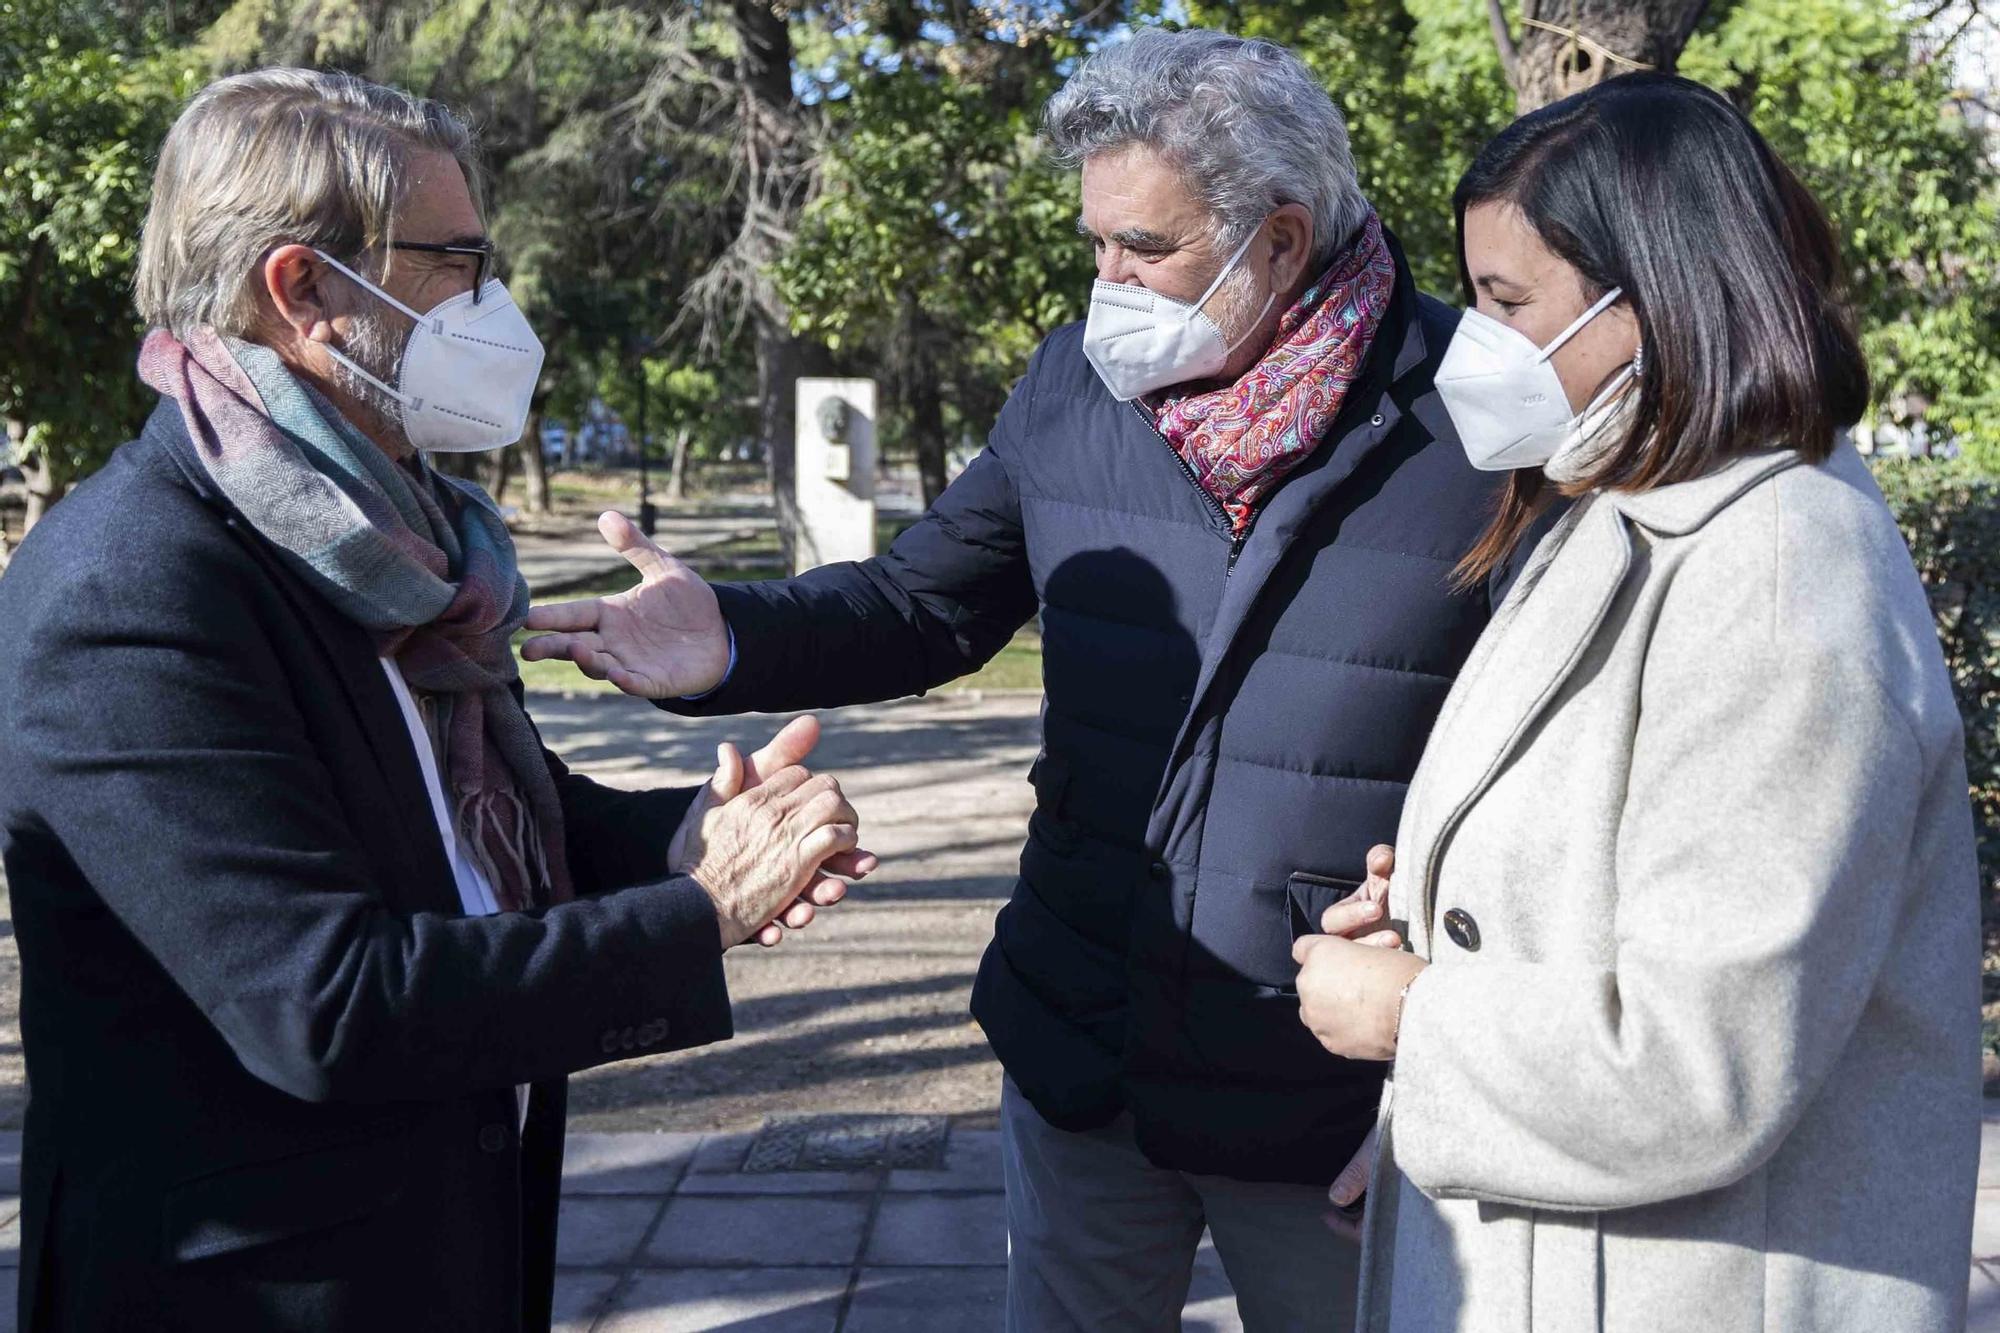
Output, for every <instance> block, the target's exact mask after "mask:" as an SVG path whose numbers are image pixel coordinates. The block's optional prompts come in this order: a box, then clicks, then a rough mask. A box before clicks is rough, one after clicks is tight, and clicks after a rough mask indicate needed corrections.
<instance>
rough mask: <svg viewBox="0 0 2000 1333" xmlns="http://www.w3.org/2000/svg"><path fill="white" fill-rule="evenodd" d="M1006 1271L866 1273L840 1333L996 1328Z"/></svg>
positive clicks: (868, 1270)
mask: <svg viewBox="0 0 2000 1333" xmlns="http://www.w3.org/2000/svg"><path fill="white" fill-rule="evenodd" d="M1006 1301H1007V1270H1006V1269H1005V1268H994V1269H972V1270H970V1271H968V1270H966V1269H964V1268H864V1269H862V1270H861V1277H860V1281H859V1282H857V1283H856V1284H855V1288H854V1303H853V1304H852V1305H851V1306H849V1307H848V1310H847V1320H846V1322H845V1323H843V1324H842V1325H841V1333H940V1330H944V1329H967V1330H972V1329H995V1328H999V1327H1000V1323H1001V1318H1002V1311H1003V1310H1004V1309H1005V1308H1006Z"/></svg>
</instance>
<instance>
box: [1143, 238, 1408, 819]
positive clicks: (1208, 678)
mask: <svg viewBox="0 0 2000 1333" xmlns="http://www.w3.org/2000/svg"><path fill="white" fill-rule="evenodd" d="M1389 244H1390V250H1391V253H1393V254H1394V255H1395V259H1396V297H1395V307H1394V308H1393V309H1392V312H1391V319H1390V320H1385V321H1384V324H1383V327H1382V328H1381V329H1380V330H1378V333H1377V337H1378V339H1380V340H1381V341H1380V344H1379V346H1378V348H1377V353H1378V354H1377V355H1375V356H1373V357H1371V360H1372V361H1373V363H1374V364H1373V365H1371V366H1370V367H1369V368H1368V369H1367V371H1366V373H1364V375H1363V377H1362V378H1361V379H1360V380H1359V381H1358V382H1357V383H1356V384H1355V386H1354V390H1353V392H1352V393H1351V395H1350V397H1349V400H1348V402H1347V404H1346V406H1344V407H1343V408H1342V410H1341V413H1340V419H1339V421H1338V422H1337V423H1336V425H1337V427H1338V430H1339V432H1340V433H1339V434H1337V435H1336V436H1335V438H1333V439H1332V440H1330V441H1329V442H1328V443H1326V444H1325V445H1323V446H1322V447H1321V449H1320V450H1319V452H1318V453H1317V454H1316V455H1315V457H1314V458H1313V460H1312V461H1310V462H1308V463H1307V464H1306V466H1305V467H1303V468H1301V469H1300V470H1299V471H1298V472H1297V473H1296V474H1295V475H1293V476H1292V477H1290V478H1289V479H1288V480H1287V481H1286V482H1285V483H1284V484H1283V485H1282V486H1280V487H1279V488H1278V489H1277V491H1275V492H1274V493H1273V494H1272V495H1271V497H1270V498H1269V499H1268V500H1266V501H1265V502H1264V508H1263V510H1262V512H1260V513H1259V514H1258V516H1257V520H1256V525H1255V527H1253V528H1252V530H1251V534H1250V539H1249V541H1247V542H1246V543H1245V544H1244V547H1243V550H1242V553H1241V555H1240V556H1239V557H1238V559H1237V562H1236V567H1235V568H1234V569H1232V570H1231V571H1230V573H1229V578H1228V581H1227V582H1226V583H1225V584H1224V586H1223V590H1222V602H1221V604H1220V605H1219V606H1218V607H1217V608H1216V614H1215V621H1214V623H1213V624H1212V625H1211V626H1210V628H1209V632H1208V637H1207V638H1206V639H1205V640H1204V641H1203V644H1202V654H1201V671H1200V674H1199V676H1198V677H1197V678H1196V681H1195V688H1194V693H1193V695H1192V696H1190V700H1189V706H1188V710H1187V712H1186V714H1184V715H1183V717H1182V719H1181V726H1180V731H1179V734H1178V735H1177V736H1176V737H1175V739H1174V748H1173V760H1172V762H1170V763H1169V764H1168V765H1167V770H1166V779H1165V783H1166V785H1169V786H1170V785H1171V783H1172V781H1173V779H1174V775H1175V774H1177V773H1184V771H1185V766H1184V763H1183V762H1182V761H1184V760H1185V758H1186V756H1187V752H1188V749H1189V747H1190V746H1192V744H1193V743H1194V739H1195V736H1196V733H1197V731H1198V729H1199V727H1200V726H1201V723H1202V720H1203V719H1204V718H1205V717H1206V715H1207V714H1206V703H1207V699H1208V694H1209V691H1210V690H1212V689H1213V688H1214V687H1215V683H1216V679H1217V677H1218V676H1219V675H1220V673H1221V669H1222V666H1223V664H1224V663H1225V662H1227V661H1228V660H1229V655H1230V650H1231V649H1232V648H1233V647H1234V646H1235V643H1236V637H1237V635H1239V634H1241V633H1242V632H1243V626H1244V625H1245V623H1246V622H1247V621H1248V620H1249V618H1250V613H1251V612H1252V611H1253V610H1254V609H1255V608H1256V605H1257V600H1258V598H1259V597H1260V596H1261V595H1262V593H1263V591H1264V588H1265V585H1266V584H1268V583H1269V582H1270V581H1271V576H1272V574H1274V573H1275V572H1276V571H1277V569H1278V566H1279V565H1280V564H1281V563H1282V562H1283V560H1284V558H1285V555H1286V553H1287V552H1289V551H1290V550H1291V548H1292V546H1293V545H1294V543H1296V542H1297V541H1298V539H1299V536H1300V534H1302V533H1303V532H1304V531H1305V530H1306V528H1307V526H1308V525H1309V524H1310V523H1311V521H1312V518H1313V515H1314V514H1315V513H1316V512H1317V511H1318V509H1319V508H1320V506H1321V505H1322V504H1324V503H1325V502H1326V501H1327V499H1328V498H1329V497H1330V496H1332V495H1333V494H1334V493H1335V492H1336V491H1337V490H1339V488H1340V486H1341V484H1342V483H1343V482H1345V481H1346V480H1347V479H1348V478H1349V477H1351V476H1353V475H1354V472H1355V470H1356V469H1357V468H1359V467H1360V466H1361V464H1362V462H1363V461H1364V460H1366V459H1367V458H1368V456H1369V455H1370V454H1372V453H1374V452H1375V450H1376V449H1377V448H1379V447H1380V446H1381V445H1382V442H1383V441H1384V440H1387V439H1388V438H1389V437H1390V436H1391V435H1392V434H1393V433H1394V432H1395V430H1396V427H1397V425H1398V424H1399V423H1400V422H1401V421H1402V419H1403V415H1404V412H1403V408H1402V405H1401V404H1399V403H1398V402H1397V401H1396V398H1395V395H1394V386H1395V385H1396V383H1397V382H1398V381H1400V380H1402V379H1403V378H1404V377H1405V376H1406V375H1408V374H1409V373H1410V372H1412V371H1413V370H1415V369H1417V368H1418V367H1419V366H1421V365H1422V364H1423V363H1424V359H1425V357H1426V355H1427V354H1428V353H1427V348H1426V343H1425V339H1424V333H1423V320H1422V317H1421V315H1420V313H1419V311H1418V307H1417V302H1418V296H1417V289H1416V283H1415V280H1414V279H1412V278H1411V276H1410V271H1409V265H1408V264H1407V263H1406V262H1405V261H1404V259H1403V252H1402V249H1401V247H1400V246H1399V245H1398V244H1397V243H1396V241H1395V238H1394V237H1393V236H1392V237H1390V238H1389ZM1392 347H1393V348H1394V349H1395V350H1394V353H1393V360H1391V359H1390V357H1391V353H1390V351H1389V349H1390V348H1392ZM1435 397H1436V395H1435V394H1434V393H1433V394H1430V395H1428V398H1435ZM1425 401H1426V400H1419V402H1418V403H1417V404H1416V405H1415V407H1416V409H1417V410H1418V417H1419V420H1425V419H1426V418H1425V417H1424V416H1423V413H1422V411H1421V409H1422V407H1423V406H1424V403H1425ZM1169 447H1171V446H1169ZM1183 804H1184V803H1177V802H1173V801H1170V800H1168V799H1167V791H1166V787H1165V786H1163V789H1162V791H1161V792H1160V793H1159V795H1158V798H1157V799H1156V800H1155V803H1154V807H1153V813H1154V819H1155V820H1156V821H1158V820H1160V819H1161V818H1162V816H1163V815H1164V814H1165V813H1166V812H1168V811H1169V810H1171V809H1173V808H1175V807H1176V806H1179V805H1183ZM1149 836H1151V837H1152V838H1153V839H1155V841H1154V844H1153V845H1155V846H1159V845H1162V842H1161V840H1162V839H1163V838H1164V836H1165V834H1164V832H1163V830H1161V829H1159V828H1155V829H1153V830H1152V831H1151V833H1150V835H1149Z"/></svg>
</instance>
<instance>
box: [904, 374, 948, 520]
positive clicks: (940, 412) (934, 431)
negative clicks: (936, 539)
mask: <svg viewBox="0 0 2000 1333" xmlns="http://www.w3.org/2000/svg"><path fill="white" fill-rule="evenodd" d="M908 405H909V409H910V439H911V441H912V443H914V444H915V445H916V449H917V477H918V480H919V481H920V482H921V483H922V485H923V488H924V508H926V509H928V508H930V507H931V506H932V505H934V504H936V503H937V498H938V496H940V495H942V494H944V487H945V458H944V452H945V439H944V395H943V394H941V393H940V392H938V380H937V367H936V366H934V365H932V364H931V363H930V361H929V360H928V359H924V360H921V361H919V362H918V363H917V365H916V367H915V369H914V373H913V374H912V375H911V376H910V379H909V395H908Z"/></svg>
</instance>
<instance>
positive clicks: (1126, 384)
mask: <svg viewBox="0 0 2000 1333" xmlns="http://www.w3.org/2000/svg"><path fill="white" fill-rule="evenodd" d="M1256 239H1257V233H1256V232H1254V231H1253V232H1251V233H1250V235H1249V236H1247V237H1246V238H1244V241H1243V244H1241V245H1239V246H1237V247H1236V253H1235V254H1233V255H1231V256H1230V257H1229V262H1228V263H1227V264H1224V265H1223V266H1222V272H1220V273H1218V274H1216V275H1215V281H1214V282H1212V283H1210V284H1209V285H1208V290H1207V291H1205V292H1203V293H1202V294H1201V297H1200V299H1199V300H1197V301H1195V302H1194V304H1192V305H1190V304H1188V303H1187V302H1185V301H1176V300H1175V299H1174V298H1173V297H1171V296H1162V295H1160V293H1158V292H1156V291H1152V290H1150V289H1148V288H1145V287H1137V286H1132V285H1130V284H1127V283H1118V282H1105V281H1104V280H1103V279H1101V278H1100V279H1099V280H1098V281H1097V284H1096V285H1095V286H1094V287H1092V288H1091V292H1090V318H1089V320H1088V321H1087V322H1086V323H1085V325H1084V329H1083V354H1084V356H1086V357H1087V358H1089V360H1090V364H1091V365H1092V366H1093V367H1094V368H1095V369H1096V371H1097V374H1098V378H1100V379H1102V380H1103V381H1104V387H1105V388H1107V389H1109V390H1111V396H1112V397H1113V398H1116V399H1117V400H1118V401H1120V402H1130V401H1131V400H1132V399H1134V398H1137V397H1139V396H1140V395H1141V394H1147V393H1152V392H1153V391H1155V390H1157V389H1166V388H1171V387H1172V386H1174V385H1176V384H1187V383H1190V382H1192V381H1194V380H1205V379H1212V378H1213V377H1214V376H1216V375H1217V374H1219V373H1220V372H1221V370H1222V368H1223V367H1224V366H1226V365H1228V364H1229V357H1230V354H1231V353H1233V352H1234V351H1235V350H1236V349H1237V348H1238V347H1240V346H1242V345H1243V339H1242V338H1239V339H1237V340H1236V341H1235V342H1233V343H1232V342H1228V341H1227V340H1225V339H1224V338H1223V336H1222V329H1221V328H1220V327H1219V326H1218V325H1217V324H1216V322H1215V321H1214V320H1212V319H1210V318H1209V317H1208V316H1207V315H1205V314H1203V313H1202V307H1203V306H1205V305H1207V304H1208V303H1209V301H1210V300H1211V299H1212V298H1213V297H1214V296H1215V294H1216V293H1217V292H1219V291H1221V290H1222V284H1223V283H1224V282H1225V281H1227V280H1228V278H1229V275H1230V274H1232V273H1234V272H1235V271H1236V266H1237V265H1238V264H1240V263H1242V262H1243V256H1244V255H1245V254H1247V253H1248V252H1249V250H1250V242H1251V241H1254V240H1256ZM1277 299H1278V294H1277V293H1276V292H1273V293H1271V295H1270V297H1269V298H1268V299H1266V300H1265V302H1264V308H1263V309H1262V310H1260V311H1258V312H1257V318H1256V319H1255V320H1253V321H1251V324H1250V328H1251V331H1252V332H1254V331H1255V330H1256V328H1257V326H1258V325H1259V324H1261V323H1263V322H1264V316H1265V315H1267V314H1269V313H1270V310H1271V302H1272V301H1275V300H1277ZM1248 336H1249V335H1248V334H1245V335H1244V337H1246V338H1247V337H1248Z"/></svg>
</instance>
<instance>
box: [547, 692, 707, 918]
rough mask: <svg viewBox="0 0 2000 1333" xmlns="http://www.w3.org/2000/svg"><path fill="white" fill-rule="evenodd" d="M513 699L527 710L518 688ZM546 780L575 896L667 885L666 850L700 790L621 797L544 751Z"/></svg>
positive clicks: (625, 793) (666, 790)
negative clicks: (554, 798)
mask: <svg viewBox="0 0 2000 1333" xmlns="http://www.w3.org/2000/svg"><path fill="white" fill-rule="evenodd" d="M514 698H515V699H516V700H517V701H519V702H520V703H521V705H522V707H523V709H525V708H526V706H527V700H526V697H525V696H524V694H523V692H522V690H521V686H520V682H518V681H517V682H515V685H514ZM542 754H543V757H544V758H545V759H546V760H547V761H548V766H549V776H550V777H551V778H553V779H554V780H555V784H556V793H557V795H558V796H559V797H560V798H561V800H562V810H563V835H564V837H563V841H564V845H565V846H566V847H567V849H568V851H569V873H570V878H571V880H572V881H574V883H575V885H576V891H577V892H578V893H579V894H587V893H605V892H608V891H610V890H612V889H624V888H630V887H631V886H633V885H635V884H651V883H654V882H656V881H659V880H663V879H667V878H669V877H670V876H671V874H672V872H671V871H670V870H669V868H668V866H667V848H668V845H669V844H671V843H672V842H673V839H674V832H675V830H677V829H678V828H680V824H681V818H682V817H683V816H684V815H686V814H687V811H688V807H689V806H690V805H693V804H694V798H695V796H696V795H697V794H699V793H700V791H701V788H699V787H657V788H654V789H652V790H650V791H623V790H620V789H619V788H616V787H606V786H604V785H603V784H602V783H598V782H592V781H591V780H590V779H589V778H587V777H584V776H583V775H582V774H581V773H572V772H570V771H569V766H568V765H567V764H565V763H563V761H562V760H561V759H559V758H557V757H556V755H555V753H554V752H553V751H550V750H547V749H544V750H543V751H542Z"/></svg>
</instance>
